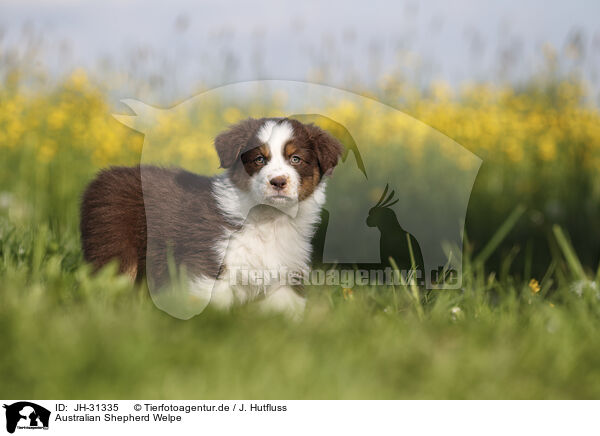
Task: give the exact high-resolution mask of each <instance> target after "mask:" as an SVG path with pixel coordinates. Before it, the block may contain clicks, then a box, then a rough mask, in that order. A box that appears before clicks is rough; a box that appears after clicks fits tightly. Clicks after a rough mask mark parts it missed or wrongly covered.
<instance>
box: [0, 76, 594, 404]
mask: <svg viewBox="0 0 600 436" xmlns="http://www.w3.org/2000/svg"><path fill="white" fill-rule="evenodd" d="M409 91H410V92H409ZM409 91H407V90H406V89H405V88H404V87H401V86H394V84H392V83H386V84H384V85H383V86H382V88H381V91H380V92H381V93H380V94H379V95H376V96H374V97H377V98H380V99H381V100H382V101H388V102H391V101H394V102H396V103H395V104H396V106H400V109H401V110H403V111H404V112H405V113H407V114H409V115H411V116H413V117H415V118H417V119H419V120H422V121H424V122H425V123H426V124H428V125H430V126H431V127H433V128H435V129H437V130H439V131H441V132H442V133H444V134H445V135H447V136H448V137H450V138H452V139H454V140H456V141H457V142H458V143H460V144H462V145H464V146H465V147H466V148H467V149H469V150H470V151H472V152H474V153H476V154H477V155H478V156H480V157H481V158H482V159H483V161H484V164H483V167H482V169H481V171H480V173H479V175H478V178H477V180H476V184H475V187H474V190H473V193H472V196H471V200H470V203H469V209H468V213H467V221H466V232H465V233H466V234H465V241H464V256H463V287H462V289H460V290H455V291H448V290H446V291H428V292H426V291H424V290H421V291H419V292H414V291H413V290H412V289H410V288H407V287H402V286H400V287H395V288H394V287H390V288H374V287H357V288H354V289H342V288H341V287H324V288H311V289H310V290H309V300H308V309H307V313H306V316H305V318H304V320H303V321H302V322H300V323H298V324H294V323H290V322H289V321H288V320H286V319H284V318H280V317H275V316H266V315H264V314H260V313H258V312H257V311H256V308H255V307H253V306H247V307H241V308H236V309H234V310H233V311H232V312H231V313H221V312H216V311H212V310H210V309H209V310H207V311H205V312H204V313H202V315H201V316H197V317H195V318H193V319H191V320H189V321H181V320H178V319H175V318H171V317H170V316H168V315H167V314H165V313H163V312H161V311H159V310H158V309H157V308H156V307H155V306H154V305H153V303H152V301H151V300H150V298H149V296H148V291H147V288H146V287H145V285H144V284H143V283H142V284H139V285H132V284H131V283H130V282H129V281H128V279H127V278H126V277H123V276H119V275H117V274H116V273H115V268H114V265H112V266H109V267H107V268H105V269H103V270H102V271H100V272H99V273H98V274H92V273H91V269H90V267H89V266H88V265H86V264H85V263H84V262H83V260H82V254H81V249H80V242H79V232H78V207H79V199H80V195H81V192H82V191H83V189H84V187H85V185H86V183H87V182H88V181H89V180H91V178H92V177H93V175H94V174H95V172H97V171H98V170H99V169H100V168H102V167H105V166H108V165H132V164H136V163H138V162H139V160H140V153H141V148H142V144H143V137H142V135H141V134H139V133H137V132H135V131H133V130H131V129H129V128H127V127H125V126H124V125H122V124H120V123H119V122H117V121H116V120H115V119H114V118H113V117H112V116H111V112H113V110H112V108H111V107H110V105H109V104H108V102H107V98H106V96H105V95H104V94H103V91H102V90H101V88H100V87H99V86H98V85H97V84H95V83H94V82H93V81H90V80H89V79H88V76H87V75H86V73H85V71H83V70H78V71H76V72H74V73H73V74H72V75H71V76H70V77H68V78H65V79H64V80H63V81H61V82H60V83H57V84H55V85H52V86H48V87H45V88H44V89H38V90H36V91H35V92H31V91H30V90H28V89H27V87H26V86H25V85H24V83H23V80H22V79H21V78H20V77H19V76H18V74H17V73H15V74H12V75H11V74H7V75H5V77H4V81H3V83H2V84H0V153H1V155H2V159H0V255H1V263H0V349H1V350H2V352H1V353H0V373H2V374H4V376H3V377H2V381H1V382H0V395H1V396H3V397H5V398H7V397H11V398H34V399H42V398H54V399H57V398H68V399H76V398H77V399H79V398H87V399H90V398H106V399H108V398H136V397H145V398H155V399H157V398H256V399H259V398H318V399H325V398H332V399H336V398H339V399H342V398H344V399H347V398H598V397H599V396H600V352H599V351H598V350H600V335H599V334H598V333H600V328H599V321H600V291H599V289H598V280H599V275H600V270H599V269H598V263H599V256H598V255H599V252H598V241H599V240H600V234H599V232H600V228H599V227H598V226H596V225H595V224H596V223H598V222H599V218H600V176H599V173H598V171H597V168H598V167H599V165H600V112H599V111H598V109H597V108H596V107H595V106H593V105H591V104H590V103H589V102H586V101H585V98H584V97H585V96H586V89H585V86H584V85H583V84H581V83H579V82H578V81H576V80H570V79H569V78H550V79H548V78H535V79H532V81H531V82H530V83H528V84H526V85H524V86H522V87H521V88H517V87H498V86H493V85H490V84H477V85H472V86H466V87H464V88H462V89H452V88H450V87H449V86H448V85H445V84H443V83H436V84H434V85H432V86H431V87H430V88H428V89H426V90H421V91H417V90H414V89H411V90H409ZM398 102H400V103H398ZM336 110H337V111H338V112H339V116H340V118H341V119H343V118H344V117H360V116H361V113H360V112H358V113H356V111H353V108H352V107H349V106H348V105H340V107H338V108H336ZM204 115H206V117H205V119H207V120H211V119H215V118H218V119H219V120H220V121H222V122H229V121H234V120H235V119H236V116H237V114H236V113H235V110H234V109H232V108H227V107H221V106H215V107H214V109H213V110H212V111H211V113H209V114H204ZM207 122H208V121H207ZM386 123H387V124H386ZM390 126H393V120H382V122H381V125H378V126H372V128H373V137H374V140H375V141H376V142H384V141H385V137H386V135H385V132H386V130H387V129H389V128H390ZM192 127H193V123H191V122H188V121H186V120H183V121H181V120H180V121H179V124H177V125H173V126H172V128H173V129H176V130H177V131H179V132H181V131H184V132H185V131H186V130H185V129H192ZM168 136H169V135H168V131H167V132H166V133H165V137H168ZM412 139H413V140H412V143H413V145H414V147H415V148H418V142H416V140H415V137H413V138H412ZM174 150H177V147H175V148H174ZM180 152H181V153H185V158H186V159H188V160H194V159H197V160H201V161H202V162H203V163H204V164H206V165H208V166H210V165H211V163H212V162H216V161H214V159H215V156H214V154H211V152H210V151H207V149H203V148H202V147H196V148H194V147H190V146H189V142H188V143H185V142H184V143H182V145H181V149H180ZM417 157H418V156H417ZM417 157H415V159H417ZM211 159H212V160H211ZM416 162H417V161H416ZM421 165H424V166H425V165H427V162H426V161H425V160H424V161H422V162H421Z"/></svg>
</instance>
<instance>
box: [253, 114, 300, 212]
mask: <svg viewBox="0 0 600 436" xmlns="http://www.w3.org/2000/svg"><path fill="white" fill-rule="evenodd" d="M293 135H294V130H293V128H292V126H291V125H290V124H289V123H288V122H286V121H284V122H282V123H277V122H276V121H272V120H270V121H267V122H266V123H265V124H264V125H263V126H262V127H261V128H260V129H259V131H258V134H257V136H258V139H259V140H260V141H261V142H262V143H263V144H267V146H268V147H269V152H270V153H271V155H270V157H269V161H268V162H267V164H266V165H265V166H264V167H263V168H262V169H261V170H260V171H258V172H257V173H256V174H254V175H253V176H252V183H251V189H252V192H253V194H254V195H255V198H256V199H257V200H259V201H261V202H264V203H267V204H270V205H291V204H293V203H297V202H298V187H299V186H300V176H299V175H298V172H297V171H296V170H295V168H294V167H293V166H292V165H291V164H290V163H289V161H288V160H287V159H286V157H285V154H284V148H285V145H286V144H287V142H288V141H289V140H290V139H292V137H293ZM281 177H283V178H285V181H286V183H285V187H284V188H283V189H281V190H277V189H275V187H274V186H273V185H272V184H271V180H273V179H275V178H281Z"/></svg>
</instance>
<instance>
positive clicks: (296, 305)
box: [259, 286, 306, 321]
mask: <svg viewBox="0 0 600 436" xmlns="http://www.w3.org/2000/svg"><path fill="white" fill-rule="evenodd" d="M259 305H260V308H261V310H263V311H265V312H277V313H283V314H284V315H286V316H288V317H290V318H291V319H293V320H295V321H300V320H301V319H302V315H303V314H304V307H305V306H306V298H304V297H302V296H300V295H298V293H297V292H296V291H294V290H293V289H292V288H291V287H289V286H281V287H280V288H277V289H276V290H274V291H271V292H268V293H267V296H266V297H265V298H264V299H263V300H261V301H260V303H259Z"/></svg>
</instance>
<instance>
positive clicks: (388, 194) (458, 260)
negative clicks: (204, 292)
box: [115, 80, 482, 316]
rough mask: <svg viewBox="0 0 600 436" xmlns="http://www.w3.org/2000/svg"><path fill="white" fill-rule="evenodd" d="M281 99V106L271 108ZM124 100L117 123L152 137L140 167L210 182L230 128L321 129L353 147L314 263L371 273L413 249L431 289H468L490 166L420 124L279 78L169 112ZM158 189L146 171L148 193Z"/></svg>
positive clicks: (327, 209)
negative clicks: (467, 255)
mask: <svg viewBox="0 0 600 436" xmlns="http://www.w3.org/2000/svg"><path fill="white" fill-rule="evenodd" d="M281 96H285V98H281ZM277 100H279V101H280V103H279V104H278V106H277V107H276V108H274V107H273V105H272V104H271V102H273V101H277ZM215 102H218V103H215ZM265 102H267V103H268V104H265ZM123 103H125V104H126V105H127V106H128V107H129V108H131V110H132V111H133V112H134V115H115V118H116V119H117V120H119V121H121V122H122V123H124V124H125V125H127V126H129V127H131V128H133V129H135V130H137V131H139V132H142V133H143V134H144V145H143V149H142V158H141V163H142V164H157V163H158V164H160V165H161V166H180V167H184V168H186V169H189V170H191V171H193V172H195V173H198V174H202V175H208V176H212V175H214V174H215V173H216V172H218V171H219V170H218V167H219V164H220V162H219V157H218V155H217V152H216V150H215V147H214V139H215V138H216V137H218V136H219V134H220V133H221V132H223V131H227V129H228V128H229V127H230V126H231V125H232V124H236V123H238V122H240V121H242V120H245V119H248V118H255V119H256V118H263V117H265V116H272V115H271V114H273V115H276V116H277V117H287V118H292V119H297V120H299V121H301V122H303V123H311V122H312V123H315V124H317V125H319V126H320V127H321V128H322V129H323V130H326V131H327V132H329V133H330V134H332V135H333V136H335V137H336V138H337V139H338V140H339V142H340V143H342V145H343V146H344V148H345V149H344V151H343V153H342V156H341V157H342V158H341V161H340V162H339V163H338V165H337V167H336V168H335V172H334V175H333V177H331V178H330V179H329V180H328V182H327V193H326V200H325V203H324V205H323V213H322V216H321V227H320V228H319V229H318V230H317V233H316V236H315V240H314V244H313V246H314V256H313V260H314V261H315V262H316V263H320V264H323V265H337V266H340V265H341V266H347V267H348V269H352V268H355V267H356V266H358V268H362V269H371V268H373V267H377V268H379V267H380V266H382V265H385V264H388V261H389V258H394V259H395V260H396V261H398V260H399V258H400V257H402V255H404V254H406V253H408V252H409V251H410V252H411V257H407V256H405V257H404V260H405V261H404V262H396V263H397V266H398V267H403V266H406V267H407V268H408V267H410V266H413V267H414V266H415V264H417V265H416V266H417V267H418V269H419V271H420V274H419V276H420V277H421V279H422V281H421V283H422V284H423V285H424V286H425V287H427V288H428V289H458V288H460V286H461V285H462V280H461V277H462V245H463V228H464V222H465V217H466V211H467V206H468V201H469V197H470V195H471V190H472V187H473V184H474V182H475V178H476V176H477V173H478V172H479V168H480V166H481V162H482V161H481V159H480V158H478V157H477V156H475V155H474V154H473V153H471V152H470V151H469V150H467V149H465V148H464V147H462V146H460V145H459V144H457V143H456V142H455V141H453V140H452V139H451V138H448V137H447V136H445V135H443V134H442V133H441V132H439V131H437V130H435V129H433V128H431V127H430V126H427V125H426V124H424V123H422V122H421V121H419V120H416V119H414V118H412V117H410V116H409V115H407V114H404V113H402V112H401V111H399V110H397V109H394V108H392V107H390V106H387V105H385V104H382V103H380V102H377V101H375V100H373V99H370V98H366V97H363V96H360V95H357V94H353V93H351V92H348V91H344V90H340V89H336V88H331V87H327V86H323V85H316V84H311V83H305V82H292V81H278V80H266V81H254V82H242V83H236V84H231V85H226V86H223V87H220V88H216V89H213V90H210V91H207V92H204V93H202V94H199V95H197V96H195V97H193V98H191V99H189V100H186V101H184V102H182V103H180V104H178V105H176V106H173V107H171V108H168V109H160V108H155V107H152V106H149V105H147V104H144V103H142V102H139V101H136V100H131V99H128V100H123ZM207 114H208V115H207ZM299 114H300V115H299ZM302 114H306V115H302ZM182 120H185V121H182ZM165 123H171V124H172V126H171V127H172V128H170V129H169V128H166V127H165ZM185 125H187V126H188V128H187V129H186V128H178V127H179V126H183V127H185ZM189 126H193V128H191V129H190V128H189ZM190 131H194V133H193V135H192V136H190V133H189V132H190ZM190 151H193V152H194V153H196V154H194V153H190ZM173 152H174V153H173ZM198 153H199V154H198ZM424 161H425V163H423V162H424ZM150 185H151V184H146V183H145V177H144V174H143V169H142V188H143V190H144V189H146V188H147V187H148V186H150ZM392 191H393V193H392ZM144 195H146V194H144ZM374 205H375V206H374ZM252 206H254V205H249V207H248V210H250V209H251V207H252ZM147 212H148V211H147ZM288 212H289V211H288ZM289 213H295V210H292V211H291V212H289ZM147 219H148V220H150V219H152V217H149V216H147ZM150 233H151V232H150V230H149V231H148V235H147V238H148V247H149V250H151V247H152V246H153V244H151V241H152V240H153V238H159V237H160V235H158V234H156V235H153V234H150ZM405 248H406V249H405ZM400 252H402V253H400ZM404 252H406V253H404ZM151 254H152V253H151V252H149V253H148V255H151ZM400 263H404V264H405V265H400ZM392 266H393V265H392ZM448 272H450V274H447V273H448ZM151 273H152V272H151V271H148V274H149V275H151ZM440 277H442V278H444V277H451V280H447V281H446V280H444V279H440ZM150 290H151V291H152V288H151V289H150ZM154 301H155V303H156V302H157V301H156V299H155V300H154ZM159 307H161V306H160V305H159ZM161 309H163V310H166V311H167V312H169V313H171V314H174V313H173V311H172V310H171V309H170V308H165V307H161ZM198 313H199V312H198ZM175 316H177V315H176V314H175Z"/></svg>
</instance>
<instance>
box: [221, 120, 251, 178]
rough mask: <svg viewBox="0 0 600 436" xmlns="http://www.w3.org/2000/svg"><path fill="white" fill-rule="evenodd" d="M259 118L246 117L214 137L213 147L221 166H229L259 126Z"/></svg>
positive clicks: (245, 147) (246, 145)
mask: <svg viewBox="0 0 600 436" xmlns="http://www.w3.org/2000/svg"><path fill="white" fill-rule="evenodd" d="M260 124H261V120H256V119H254V118H248V119H247V120H244V121H240V122H239V123H238V124H235V125H233V126H231V127H230V128H229V129H228V130H227V131H225V132H223V133H221V134H219V135H218V136H217V137H216V138H215V149H216V150H217V154H218V155H219V160H220V161H221V168H230V167H232V166H233V164H234V163H235V161H236V160H237V159H238V157H239V156H240V154H241V153H242V151H243V150H245V149H247V148H248V143H249V142H250V140H251V139H252V138H253V136H254V133H256V130H257V129H258V128H259V127H260Z"/></svg>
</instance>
